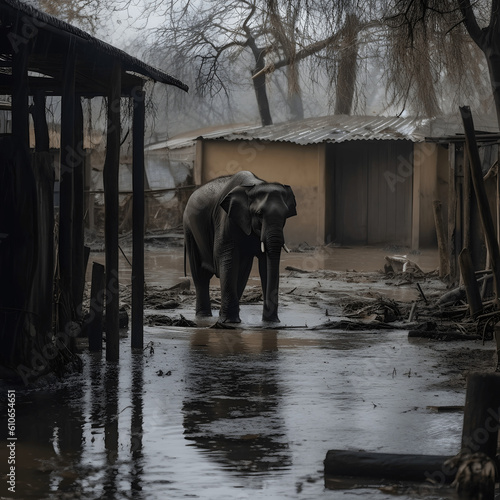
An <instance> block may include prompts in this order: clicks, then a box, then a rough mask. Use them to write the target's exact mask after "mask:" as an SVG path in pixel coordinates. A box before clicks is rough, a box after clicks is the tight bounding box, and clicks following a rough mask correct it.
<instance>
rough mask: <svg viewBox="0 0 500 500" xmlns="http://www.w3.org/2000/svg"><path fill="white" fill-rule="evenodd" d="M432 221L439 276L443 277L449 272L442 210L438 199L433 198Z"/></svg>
mask: <svg viewBox="0 0 500 500" xmlns="http://www.w3.org/2000/svg"><path fill="white" fill-rule="evenodd" d="M433 207H434V223H435V225H436V235H437V243H438V251H439V277H440V278H444V277H445V276H447V275H448V274H449V273H450V269H449V268H450V266H449V262H448V251H447V245H446V235H445V230H444V223H443V210H442V205H441V202H440V201H439V200H434V202H433Z"/></svg>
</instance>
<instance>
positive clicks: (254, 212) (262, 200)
mask: <svg viewBox="0 0 500 500" xmlns="http://www.w3.org/2000/svg"><path fill="white" fill-rule="evenodd" d="M220 205H221V207H222V208H223V209H224V210H225V212H227V214H228V216H229V218H230V219H231V220H232V221H233V222H234V223H236V224H237V225H238V226H239V227H240V228H241V230H242V231H243V232H244V233H245V234H246V235H247V236H250V235H252V234H253V235H254V236H255V237H256V238H258V241H259V242H260V245H259V248H260V251H261V253H260V255H259V272H260V277H261V282H262V292H263V296H264V312H263V315H262V319H263V320H264V321H279V319H278V288H279V262H280V255H281V248H282V247H284V246H285V239H284V236H283V227H284V225H285V222H286V219H287V218H288V217H292V216H294V215H297V210H296V201H295V196H294V194H293V191H292V188H291V187H290V186H287V185H283V184H278V183H262V184H255V185H243V186H237V187H235V188H234V189H233V190H232V191H230V192H229V194H227V195H226V197H225V198H224V199H223V200H222V202H221V204H220ZM285 249H286V246H285Z"/></svg>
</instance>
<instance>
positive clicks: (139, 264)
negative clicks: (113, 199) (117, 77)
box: [131, 90, 145, 349]
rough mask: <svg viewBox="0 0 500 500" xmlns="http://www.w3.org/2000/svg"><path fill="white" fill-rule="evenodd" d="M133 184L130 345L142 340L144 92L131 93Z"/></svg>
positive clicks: (140, 346) (135, 346)
mask: <svg viewBox="0 0 500 500" xmlns="http://www.w3.org/2000/svg"><path fill="white" fill-rule="evenodd" d="M133 100H134V116H133V131H132V134H133V137H132V140H133V170H132V186H133V190H134V195H133V199H132V231H133V234H132V333H131V340H132V347H133V348H138V349H142V348H143V342H144V223H145V221H144V175H145V171H144V120H145V95H144V92H143V91H142V90H141V91H140V92H135V93H134V97H133Z"/></svg>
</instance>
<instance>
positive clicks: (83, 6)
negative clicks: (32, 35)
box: [28, 0, 104, 33]
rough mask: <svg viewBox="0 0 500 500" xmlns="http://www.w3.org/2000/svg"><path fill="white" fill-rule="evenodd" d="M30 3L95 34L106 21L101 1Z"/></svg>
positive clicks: (40, 1) (81, 0)
mask: <svg viewBox="0 0 500 500" xmlns="http://www.w3.org/2000/svg"><path fill="white" fill-rule="evenodd" d="M28 3H31V4H32V5H33V6H34V7H36V8H37V9H39V10H42V11H43V12H46V13H47V14H50V15H51V16H54V17H57V18H59V19H62V20H64V21H66V22H68V23H70V24H75V25H77V26H78V27H80V28H82V29H85V30H87V31H89V32H90V33H95V32H96V31H97V28H98V27H99V26H100V25H101V23H102V22H103V20H104V19H103V17H102V16H101V15H100V12H101V7H102V5H101V2H100V1H99V0H77V1H72V0H31V1H30V2H28Z"/></svg>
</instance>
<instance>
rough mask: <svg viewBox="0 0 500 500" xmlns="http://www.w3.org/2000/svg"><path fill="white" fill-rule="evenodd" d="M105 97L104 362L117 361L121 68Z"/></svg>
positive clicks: (115, 67) (113, 73) (118, 354)
mask: <svg viewBox="0 0 500 500" xmlns="http://www.w3.org/2000/svg"><path fill="white" fill-rule="evenodd" d="M110 85H111V88H110V93H109V96H108V129H107V142H106V160H105V162H104V173H103V176H104V203H105V210H106V211H105V221H104V233H105V234H104V237H105V242H106V359H107V360H108V361H118V358H119V356H120V351H119V349H120V345H119V340H120V336H119V281H118V216H119V210H118V201H119V199H118V172H119V165H120V97H121V67H120V64H119V63H118V62H115V63H114V66H113V70H112V77H111V83H110Z"/></svg>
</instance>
